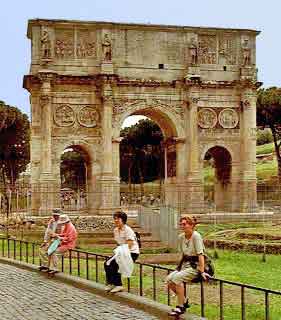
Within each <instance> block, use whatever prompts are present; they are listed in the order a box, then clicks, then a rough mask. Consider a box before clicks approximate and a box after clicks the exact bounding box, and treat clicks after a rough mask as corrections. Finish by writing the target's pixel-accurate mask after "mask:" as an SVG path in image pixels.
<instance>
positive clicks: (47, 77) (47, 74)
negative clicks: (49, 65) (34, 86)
mask: <svg viewBox="0 0 281 320" xmlns="http://www.w3.org/2000/svg"><path fill="white" fill-rule="evenodd" d="M56 75H57V73H56V72H54V71H52V70H47V69H46V70H39V71H38V78H39V80H40V81H41V82H42V83H44V82H52V81H53V80H54V79H55V77H56Z"/></svg>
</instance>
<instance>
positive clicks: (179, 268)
mask: <svg viewBox="0 0 281 320" xmlns="http://www.w3.org/2000/svg"><path fill="white" fill-rule="evenodd" d="M183 261H184V254H182V256H181V259H180V262H179V264H178V266H177V267H176V270H177V271H181V267H182V264H183Z"/></svg>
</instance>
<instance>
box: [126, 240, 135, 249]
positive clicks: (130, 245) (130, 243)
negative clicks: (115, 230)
mask: <svg viewBox="0 0 281 320" xmlns="http://www.w3.org/2000/svg"><path fill="white" fill-rule="evenodd" d="M126 242H127V245H128V247H129V249H131V248H132V246H133V244H134V241H133V240H127V241H126Z"/></svg>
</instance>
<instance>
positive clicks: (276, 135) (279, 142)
mask: <svg viewBox="0 0 281 320" xmlns="http://www.w3.org/2000/svg"><path fill="white" fill-rule="evenodd" d="M257 124H258V126H260V127H262V128H270V130H271V133H272V136H273V142H274V147H275V153H276V158H277V163H278V178H279V181H280V182H281V150H280V147H281V88H276V87H272V88H268V89H260V90H259V91H258V98H257Z"/></svg>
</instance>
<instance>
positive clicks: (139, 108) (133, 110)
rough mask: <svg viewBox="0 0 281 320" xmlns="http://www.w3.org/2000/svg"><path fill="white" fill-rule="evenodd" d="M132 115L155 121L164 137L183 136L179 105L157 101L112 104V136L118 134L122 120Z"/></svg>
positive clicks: (182, 115)
mask: <svg viewBox="0 0 281 320" xmlns="http://www.w3.org/2000/svg"><path fill="white" fill-rule="evenodd" d="M133 115H143V116H146V117H148V118H150V119H151V120H153V121H155V123H157V124H158V126H159V127H160V128H161V130H162V132H163V134H164V136H165V138H169V137H184V136H185V131H184V125H183V119H184V113H183V109H182V108H181V106H178V107H173V106H172V105H167V104H162V103H158V102H157V101H153V102H145V101H137V102H130V103H128V102H124V103H123V104H122V102H120V103H119V105H115V106H114V111H113V124H114V128H115V129H114V131H113V137H114V138H117V137H119V135H120V131H121V126H122V124H123V122H124V120H125V119H126V118H127V117H129V116H133Z"/></svg>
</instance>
